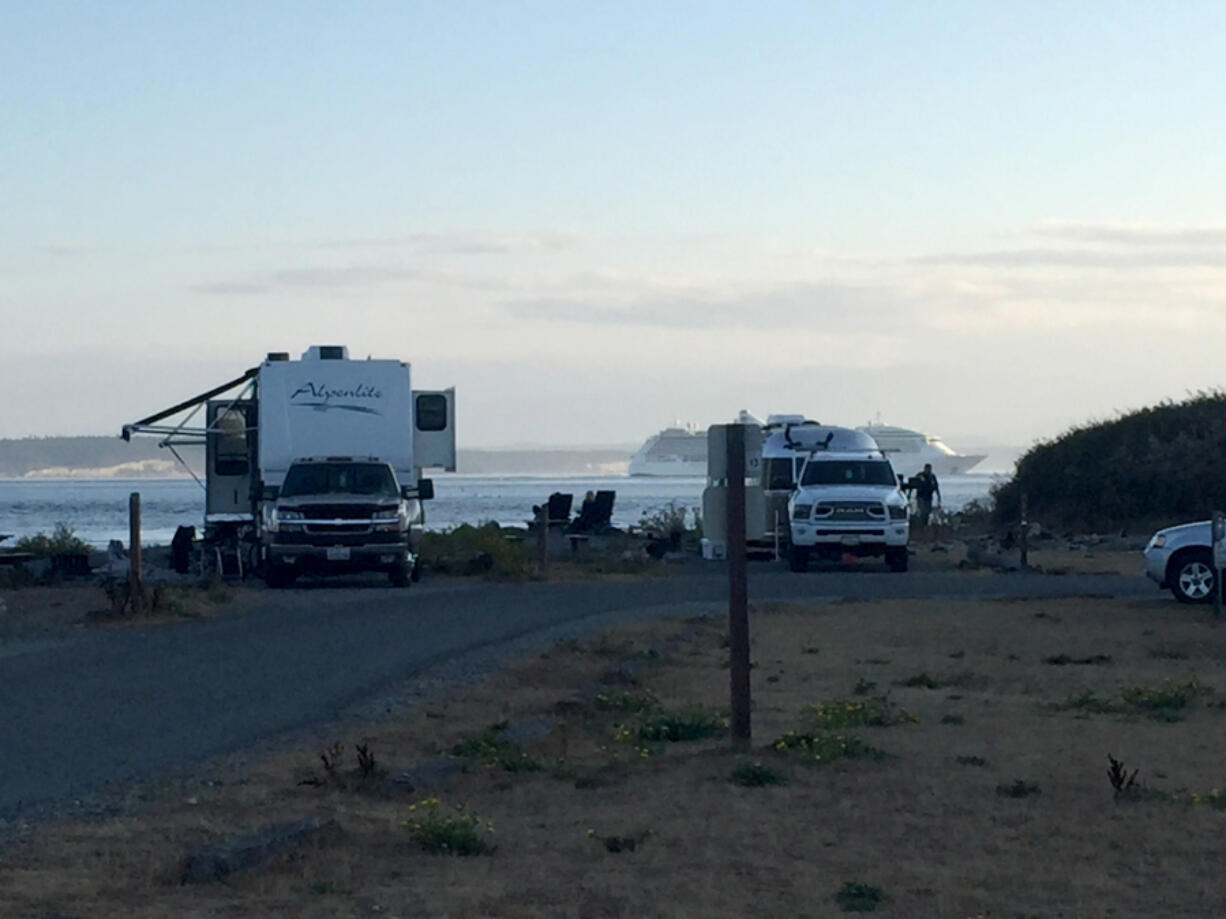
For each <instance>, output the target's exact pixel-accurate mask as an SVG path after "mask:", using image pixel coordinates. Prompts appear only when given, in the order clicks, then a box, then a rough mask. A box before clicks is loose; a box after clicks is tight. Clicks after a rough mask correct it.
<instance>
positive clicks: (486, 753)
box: [451, 724, 541, 772]
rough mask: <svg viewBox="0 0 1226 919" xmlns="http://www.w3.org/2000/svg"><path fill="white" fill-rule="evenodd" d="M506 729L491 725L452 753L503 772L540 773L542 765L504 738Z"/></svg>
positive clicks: (461, 743) (462, 743) (456, 747)
mask: <svg viewBox="0 0 1226 919" xmlns="http://www.w3.org/2000/svg"><path fill="white" fill-rule="evenodd" d="M506 727H507V726H506V725H505V724H495V725H491V726H490V727H488V728H486V729H485V730H484V731H482V732H481V733H480V734H477V735H475V736H473V737H468V738H465V739H464V740H461V741H460V742H459V743H457V744H456V745H455V746H453V747H452V748H451V753H452V755H453V756H462V757H465V758H466V759H474V760H477V761H478V762H481V763H484V764H485V765H486V766H488V767H489V768H491V769H501V770H502V771H503V772H539V771H540V770H541V764H540V763H538V762H537V761H536V760H534V759H532V758H531V757H530V756H528V754H527V753H525V752H524V751H523V750H521V749H520V748H519V746H518V745H517V744H514V743H512V742H511V741H509V740H507V739H506V738H505V737H503V736H502V732H503V731H504V730H506Z"/></svg>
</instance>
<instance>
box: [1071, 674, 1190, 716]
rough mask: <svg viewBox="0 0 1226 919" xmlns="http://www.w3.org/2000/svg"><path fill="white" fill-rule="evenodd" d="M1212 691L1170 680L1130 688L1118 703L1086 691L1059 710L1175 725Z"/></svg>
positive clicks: (1075, 696) (1088, 690)
mask: <svg viewBox="0 0 1226 919" xmlns="http://www.w3.org/2000/svg"><path fill="white" fill-rule="evenodd" d="M1211 692H1213V689H1212V688H1211V687H1208V686H1205V685H1204V684H1203V683H1201V682H1199V681H1197V680H1196V679H1192V680H1190V681H1189V682H1187V683H1176V682H1174V681H1173V680H1168V681H1166V682H1165V683H1162V684H1159V685H1157V686H1143V685H1137V686H1129V687H1127V688H1126V689H1124V690H1123V692H1121V693H1120V699H1119V701H1118V702H1117V701H1115V700H1114V699H1109V698H1103V697H1102V696H1099V695H1097V694H1095V692H1094V690H1092V689H1084V690H1082V691H1081V692H1079V693H1074V694H1073V695H1070V696H1069V697H1068V699H1067V700H1066V701H1065V703H1064V704H1063V705H1062V706H1059V707H1060V708H1061V709H1063V710H1073V711H1078V712H1084V713H1087V714H1098V715H1141V716H1144V717H1146V718H1151V719H1153V720H1154V721H1165V722H1175V721H1181V720H1183V718H1184V716H1185V715H1186V714H1187V712H1188V710H1189V709H1190V708H1192V706H1193V705H1195V703H1196V700H1197V699H1198V698H1199V697H1201V696H1203V695H1208V694H1209V693H1211Z"/></svg>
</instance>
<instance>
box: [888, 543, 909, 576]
mask: <svg viewBox="0 0 1226 919" xmlns="http://www.w3.org/2000/svg"><path fill="white" fill-rule="evenodd" d="M907 561H908V555H907V547H906V546H897V547H896V546H887V547H886V550H885V563H886V565H888V566H889V569H890V570H891V571H906V570H907Z"/></svg>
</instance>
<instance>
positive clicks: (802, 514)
mask: <svg viewBox="0 0 1226 919" xmlns="http://www.w3.org/2000/svg"><path fill="white" fill-rule="evenodd" d="M811 513H813V505H812V504H797V505H796V506H795V507H793V508H792V519H793V520H808V519H809V515H810V514H811Z"/></svg>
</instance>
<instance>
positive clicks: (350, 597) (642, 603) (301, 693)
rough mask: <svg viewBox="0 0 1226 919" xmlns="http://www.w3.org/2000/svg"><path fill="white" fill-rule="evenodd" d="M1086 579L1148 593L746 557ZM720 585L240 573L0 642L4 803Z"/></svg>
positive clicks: (1027, 588)
mask: <svg viewBox="0 0 1226 919" xmlns="http://www.w3.org/2000/svg"><path fill="white" fill-rule="evenodd" d="M1087 594H1093V595H1100V596H1102V595H1106V596H1147V597H1154V598H1155V599H1157V597H1158V594H1157V591H1155V589H1154V587H1153V585H1151V584H1149V583H1147V582H1146V581H1145V580H1144V579H1143V578H1140V577H1120V576H1116V575H1065V576H1045V575H1039V574H1007V575H1004V574H1001V575H970V574H963V573H959V572H922V571H919V572H911V573H909V574H902V575H898V574H893V575H892V574H886V573H879V572H875V571H873V572H870V571H867V570H865V571H821V572H811V573H809V574H807V575H797V574H791V573H789V572H786V571H781V570H779V568H778V566H776V565H771V566H769V567H767V566H765V565H756V564H751V566H750V597H751V600H753V601H766V600H783V599H795V600H802V599H805V598H817V597H823V598H830V597H846V598H851V599H886V598H902V597H924V598H934V597H936V598H939V597H951V598H954V597H956V598H963V599H965V598H996V597H1059V596H1078V595H1087ZM726 596H727V580H726V575H725V574H724V573H722V572H720V571H718V570H715V569H714V568H713V567H704V568H701V569H697V570H694V571H692V572H691V571H687V572H686V573H682V574H679V575H677V576H675V577H670V578H662V579H652V580H640V581H625V582H612V581H588V582H582V583H567V584H554V583H543V584H520V585H510V584H484V583H481V584H469V583H457V582H441V581H439V582H429V581H426V582H423V583H421V584H418V585H416V586H414V587H413V588H412V589H410V590H403V591H397V590H393V589H389V588H384V587H382V586H355V587H351V588H348V589H345V588H336V587H329V586H323V587H320V588H316V589H311V588H310V587H307V588H305V589H300V590H290V591H281V592H272V591H253V592H251V594H250V595H249V596H248V597H247V598H245V599H244V600H243V601H241V602H240V603H239V604H238V608H237V609H236V610H235V611H234V612H233V613H226V614H224V615H221V616H219V617H217V618H213V619H207V620H198V621H193V622H184V623H172V624H166V625H160V626H156V627H149V628H139V629H87V630H84V631H80V632H78V633H76V634H75V635H74V636H73V637H71V638H69V639H67V640H65V641H62V642H57V643H51V644H48V643H45V642H44V643H43V644H41V645H37V646H35V645H31V646H28V647H25V648H21V647H12V648H9V649H8V650H7V651H6V649H5V648H4V646H3V645H0V751H2V756H3V765H2V766H0V817H3V818H15V817H19V816H23V815H32V814H34V813H36V811H37V810H38V809H40V808H41V807H42V806H45V805H53V804H55V803H56V802H60V801H64V800H71V799H74V798H76V797H79V796H82V795H85V794H87V793H89V792H91V791H93V790H96V789H98V788H100V787H101V786H103V785H105V784H106V783H109V782H114V781H126V780H132V779H144V778H150V777H155V776H157V775H159V774H161V773H164V772H166V770H172V769H178V768H185V767H191V766H192V765H194V764H197V763H200V762H203V761H205V760H206V759H208V758H210V757H213V756H216V755H219V754H224V753H229V752H234V751H238V750H242V749H245V748H248V747H250V746H252V745H254V744H257V743H258V742H260V741H262V740H265V739H268V738H271V737H275V736H276V735H279V734H281V733H283V732H286V731H293V730H295V729H302V728H306V727H309V726H310V725H312V724H319V723H324V722H327V721H330V720H333V719H335V718H337V717H338V716H340V715H341V714H343V713H344V712H346V710H347V709H350V708H351V707H352V706H354V705H357V704H358V703H360V702H361V701H362V700H364V699H370V698H372V697H376V696H378V695H379V694H380V693H381V692H386V691H388V690H390V689H391V688H392V687H394V686H396V685H397V684H401V683H403V682H405V681H407V680H410V679H412V678H413V677H414V676H415V675H417V674H420V673H421V672H422V671H423V670H424V669H425V668H427V667H430V666H432V665H434V664H437V663H441V662H446V661H449V660H458V659H462V658H464V656H465V655H469V654H472V653H474V652H476V651H478V650H479V649H483V648H484V649H487V650H489V649H493V650H494V651H495V652H496V651H497V649H498V648H499V646H503V645H509V643H511V642H512V641H513V640H514V639H517V638H523V637H524V636H532V635H539V636H540V637H541V638H542V639H543V638H547V637H548V636H549V634H550V630H555V629H556V628H557V627H559V626H566V625H567V624H570V627H571V628H582V627H583V626H584V621H585V620H586V621H587V622H586V625H587V626H588V627H591V628H596V627H598V626H603V625H605V624H607V623H608V622H609V619H610V616H612V617H615V618H616V617H617V616H619V615H620V612H619V611H625V612H626V613H627V615H629V613H630V611H638V615H642V614H643V611H644V610H645V609H646V610H648V614H650V615H660V616H663V615H667V614H668V613H669V612H670V608H671V609H672V611H673V612H675V611H676V608H677V606H678V605H679V604H689V603H694V602H705V603H719V602H720V601H721V600H723V599H724V598H726Z"/></svg>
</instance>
